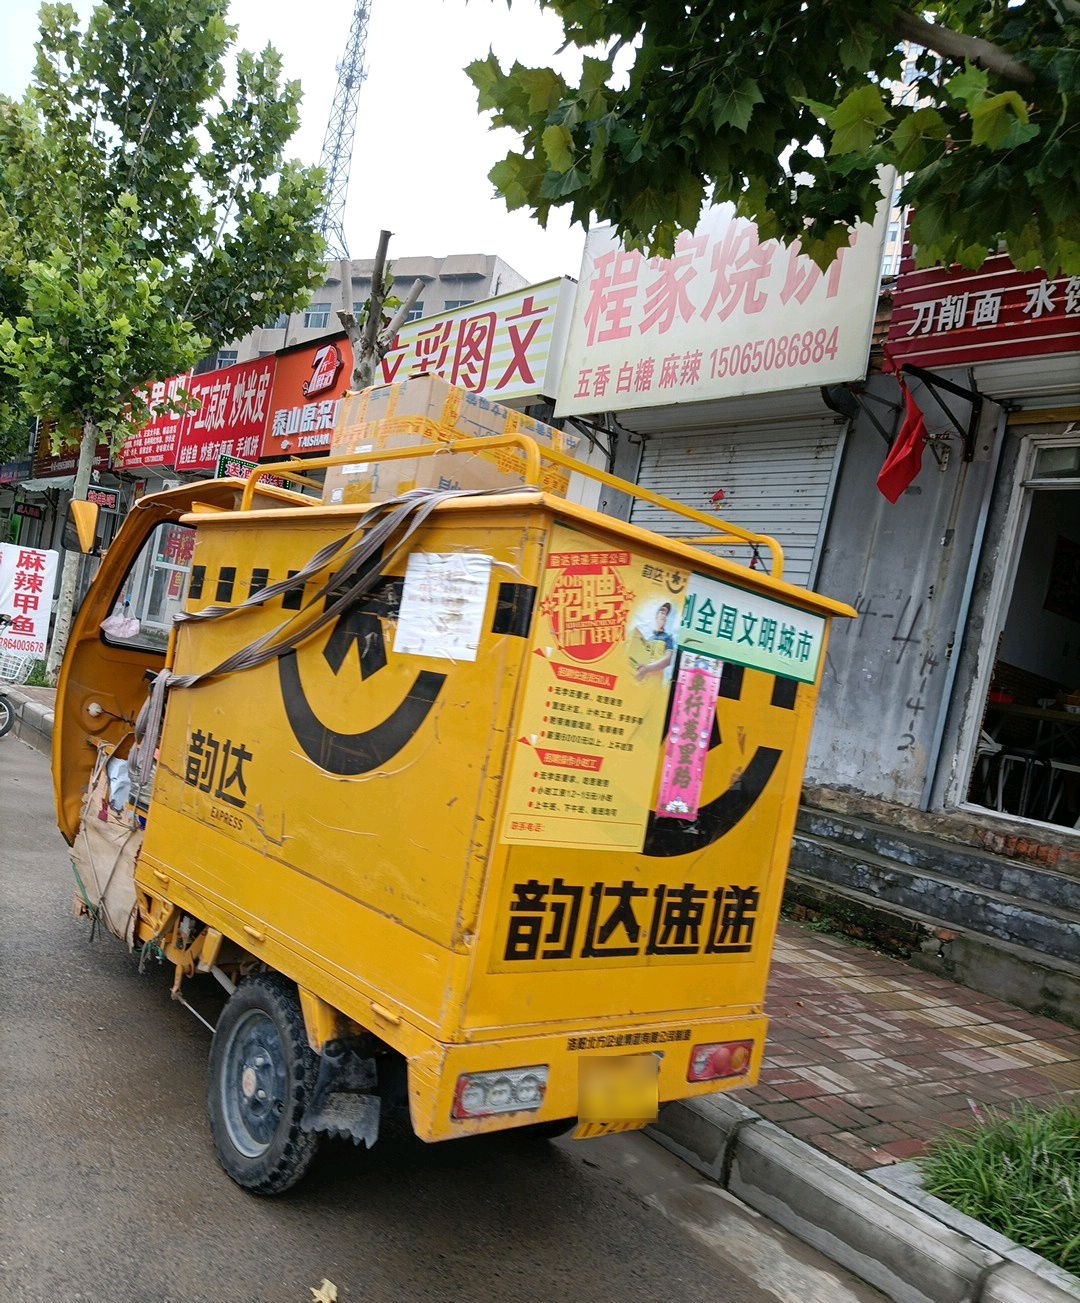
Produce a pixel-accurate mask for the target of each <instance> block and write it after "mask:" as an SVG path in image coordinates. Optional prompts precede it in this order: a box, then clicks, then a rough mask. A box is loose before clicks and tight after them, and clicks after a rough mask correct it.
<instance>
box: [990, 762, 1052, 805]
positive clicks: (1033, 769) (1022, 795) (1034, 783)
mask: <svg viewBox="0 0 1080 1303" xmlns="http://www.w3.org/2000/svg"><path fill="white" fill-rule="evenodd" d="M1047 773H1048V770H1047V762H1046V761H1045V760H1044V759H1043V758H1042V757H1041V756H1040V755H1039V753H1038V752H1037V751H1035V750H1034V749H1031V748H1028V747H1009V749H1008V750H1004V749H1003V750H1002V751H1001V753H1000V754H999V756H998V769H997V801H996V806H995V808H996V809H998V810H1002V811H1004V810H1005V796H1006V788H1007V787H1008V786H1009V782H1010V780H1012V781H1013V785H1014V788H1015V787H1016V784H1017V781H1018V783H1019V787H1018V789H1017V790H1015V791H1014V793H1013V795H1014V796H1015V798H1016V799H1015V800H1014V801H1012V802H1011V803H1010V804H1011V808H1010V809H1009V810H1008V811H1007V813H1009V814H1018V815H1020V817H1021V818H1024V817H1025V816H1026V815H1027V814H1028V813H1029V807H1030V804H1031V798H1032V795H1033V793H1034V792H1035V791H1036V789H1037V787H1038V785H1039V781H1040V779H1044V778H1045V777H1046V775H1047ZM1017 774H1019V779H1018V780H1017V779H1016V775H1017Z"/></svg>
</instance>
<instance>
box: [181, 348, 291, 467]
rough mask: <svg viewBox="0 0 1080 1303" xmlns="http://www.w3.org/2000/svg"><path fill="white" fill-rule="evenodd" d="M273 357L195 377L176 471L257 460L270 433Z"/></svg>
mask: <svg viewBox="0 0 1080 1303" xmlns="http://www.w3.org/2000/svg"><path fill="white" fill-rule="evenodd" d="M274 363H275V358H274V357H273V356H270V357H260V358H256V359H255V360H254V361H252V362H240V363H238V364H237V365H236V366H227V367H222V368H221V370H220V371H208V372H206V374H205V375H201V376H192V377H191V380H190V382H189V385H188V389H189V391H190V394H191V398H190V400H189V405H188V410H187V412H186V413H185V415H184V423H183V426H182V427H181V430H180V440H179V445H178V447H177V452H176V469H177V470H178V471H213V470H214V469H215V468H216V466H217V462H218V458H219V457H220V456H222V455H223V454H224V455H225V456H227V457H243V458H247V459H249V460H253V459H254V458H256V457H258V455H259V449H260V447H261V445H262V440H263V435H264V434H265V432H266V418H267V414H268V412H269V409H270V393H271V389H272V387H273V383H274Z"/></svg>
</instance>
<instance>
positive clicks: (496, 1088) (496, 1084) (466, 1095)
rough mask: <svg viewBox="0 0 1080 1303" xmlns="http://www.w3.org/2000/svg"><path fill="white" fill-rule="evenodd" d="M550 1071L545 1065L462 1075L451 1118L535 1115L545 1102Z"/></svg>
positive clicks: (456, 1090)
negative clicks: (508, 1114) (506, 1114)
mask: <svg viewBox="0 0 1080 1303" xmlns="http://www.w3.org/2000/svg"><path fill="white" fill-rule="evenodd" d="M548 1072H549V1069H548V1067H547V1065H546V1064H544V1065H543V1066H541V1067H532V1068H496V1069H495V1070H494V1071H492V1072H463V1073H462V1074H461V1076H460V1077H458V1081H457V1087H456V1088H455V1090H454V1108H453V1112H452V1116H453V1117H456V1118H482V1117H491V1116H492V1115H493V1114H495V1113H535V1112H536V1111H537V1109H538V1108H539V1107H540V1105H541V1104H543V1102H544V1094H545V1092H546V1091H547V1083H548Z"/></svg>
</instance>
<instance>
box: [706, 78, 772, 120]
mask: <svg viewBox="0 0 1080 1303" xmlns="http://www.w3.org/2000/svg"><path fill="white" fill-rule="evenodd" d="M762 102H763V97H762V94H761V91H760V90H759V88H758V84H757V82H756V81H754V80H753V78H752V77H747V78H745V79H744V80H743V81H741V82H739V84H738V85H729V86H727V87H725V88H723V89H718V90H717V92H716V95H715V99H714V101H713V125H714V126H715V127H716V128H717V130H719V129H720V128H721V127H725V126H732V127H734V128H735V129H736V130H737V131H745V130H746V128H747V127H748V126H749V124H750V118H751V115H752V114H753V112H754V106H755V105H756V104H761V103H762Z"/></svg>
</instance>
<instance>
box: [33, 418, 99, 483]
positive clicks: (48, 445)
mask: <svg viewBox="0 0 1080 1303" xmlns="http://www.w3.org/2000/svg"><path fill="white" fill-rule="evenodd" d="M53 433H54V426H53V424H52V422H51V421H42V423H41V431H40V434H39V435H38V445H37V451H36V453H35V454H34V461H33V465H32V467H31V472H32V473H31V476H30V477H29V478H31V479H35V480H39V479H40V480H51V479H58V478H59V477H60V476H63V475H74V474H75V471H76V469H77V467H78V464H79V445H78V444H77V443H76V444H72V445H71V446H70V447H67V448H61V450H60V451H59V452H53V450H52V436H53ZM110 458H111V453H110V450H109V445H108V443H107V442H105V443H99V444H98V446H97V448H96V449H95V450H94V464H93V467H92V468H91V469H92V470H93V471H94V473H95V474H96V473H97V472H98V471H107V470H108V469H109V463H110Z"/></svg>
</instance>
